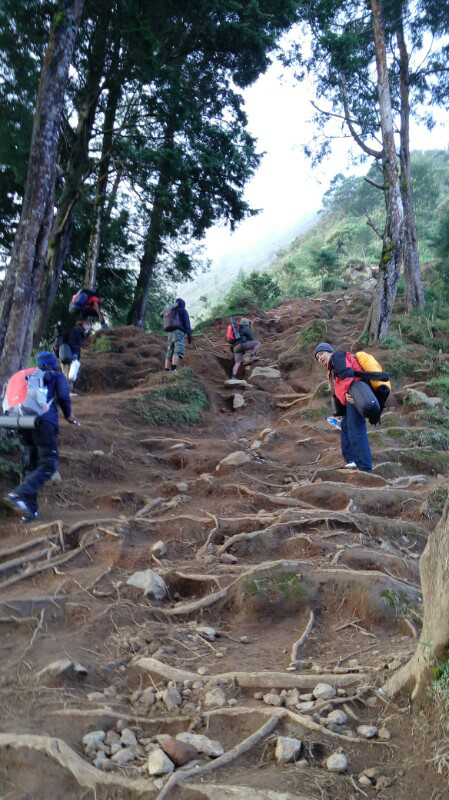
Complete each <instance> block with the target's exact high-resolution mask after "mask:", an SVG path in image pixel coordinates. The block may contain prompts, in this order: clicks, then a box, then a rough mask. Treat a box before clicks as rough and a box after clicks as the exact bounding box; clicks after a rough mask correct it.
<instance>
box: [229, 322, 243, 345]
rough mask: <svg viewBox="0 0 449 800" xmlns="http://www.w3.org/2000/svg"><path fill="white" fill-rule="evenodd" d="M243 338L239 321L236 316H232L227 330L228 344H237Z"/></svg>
mask: <svg viewBox="0 0 449 800" xmlns="http://www.w3.org/2000/svg"><path fill="white" fill-rule="evenodd" d="M241 338H242V337H241V336H240V329H239V325H238V322H237V320H236V318H235V317H231V321H230V323H229V325H228V330H227V331H226V341H227V343H228V344H235V343H236V342H238V340H239V339H241Z"/></svg>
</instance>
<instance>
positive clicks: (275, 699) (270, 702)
mask: <svg viewBox="0 0 449 800" xmlns="http://www.w3.org/2000/svg"><path fill="white" fill-rule="evenodd" d="M263 701H264V703H266V704H267V706H277V707H279V706H282V705H283V698H282V697H281V696H280V695H279V694H276V692H267V694H264V696H263Z"/></svg>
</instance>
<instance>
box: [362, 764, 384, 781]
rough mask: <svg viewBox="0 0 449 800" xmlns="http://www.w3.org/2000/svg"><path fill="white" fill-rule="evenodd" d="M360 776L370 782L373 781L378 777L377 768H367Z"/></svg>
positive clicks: (378, 770) (378, 771)
mask: <svg viewBox="0 0 449 800" xmlns="http://www.w3.org/2000/svg"><path fill="white" fill-rule="evenodd" d="M362 775H366V776H367V777H368V778H370V779H371V780H373V781H375V780H377V778H378V777H379V775H380V769H379V767H368V769H364V770H363V772H362Z"/></svg>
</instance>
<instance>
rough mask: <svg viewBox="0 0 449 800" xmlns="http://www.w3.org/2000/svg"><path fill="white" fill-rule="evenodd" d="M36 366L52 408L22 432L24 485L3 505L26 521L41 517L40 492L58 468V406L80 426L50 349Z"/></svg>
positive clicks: (67, 386)
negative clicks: (38, 502)
mask: <svg viewBox="0 0 449 800" xmlns="http://www.w3.org/2000/svg"><path fill="white" fill-rule="evenodd" d="M36 363H37V366H38V367H39V369H41V370H42V371H43V372H44V383H45V385H46V387H47V400H48V402H49V403H50V408H49V409H48V411H47V412H46V413H45V414H43V415H42V416H41V417H39V418H38V420H37V423H36V427H35V428H33V429H32V430H21V431H19V436H20V443H21V446H22V472H23V478H22V483H21V484H20V485H19V486H17V487H16V488H15V489H13V491H12V492H9V493H8V494H7V495H6V496H5V497H4V498H3V503H4V504H5V505H6V506H8V507H9V508H10V509H12V511H14V512H15V513H17V514H20V515H21V517H22V521H23V522H29V521H31V520H34V519H38V518H39V511H38V505H37V493H38V491H39V489H40V488H41V486H43V484H44V483H45V482H46V481H48V480H49V478H51V476H52V475H53V473H54V472H55V471H56V470H57V468H58V431H59V418H58V406H59V407H60V408H61V411H62V413H63V414H64V417H65V419H66V421H67V422H69V423H70V424H71V425H77V424H78V420H77V419H76V418H75V417H74V416H73V414H72V409H71V405H70V389H69V385H68V383H67V380H66V378H65V377H64V375H63V374H62V372H60V370H59V368H58V359H57V358H56V356H55V355H54V353H50V352H48V351H46V350H45V351H43V352H41V353H39V354H38V356H37V362H36Z"/></svg>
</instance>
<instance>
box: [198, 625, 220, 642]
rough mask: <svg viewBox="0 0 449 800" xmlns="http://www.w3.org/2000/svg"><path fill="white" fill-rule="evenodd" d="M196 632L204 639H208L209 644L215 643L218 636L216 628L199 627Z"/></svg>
mask: <svg viewBox="0 0 449 800" xmlns="http://www.w3.org/2000/svg"><path fill="white" fill-rule="evenodd" d="M195 632H196V633H199V635H200V636H202V637H203V638H204V639H208V641H209V642H213V641H214V639H215V637H216V635H217V631H216V630H215V628H211V627H210V626H209V625H198V626H197V627H196V628H195Z"/></svg>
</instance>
